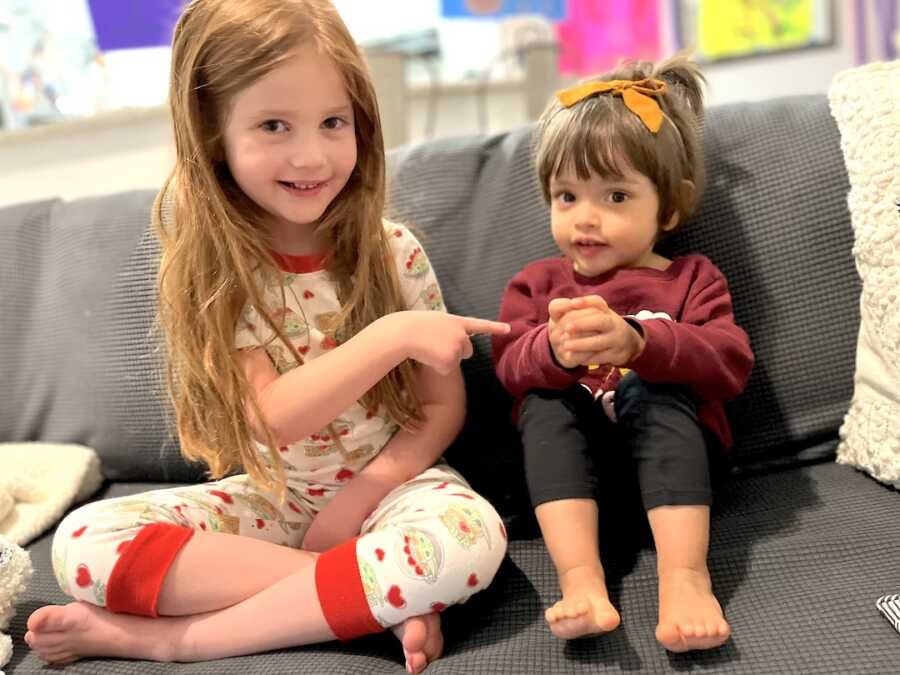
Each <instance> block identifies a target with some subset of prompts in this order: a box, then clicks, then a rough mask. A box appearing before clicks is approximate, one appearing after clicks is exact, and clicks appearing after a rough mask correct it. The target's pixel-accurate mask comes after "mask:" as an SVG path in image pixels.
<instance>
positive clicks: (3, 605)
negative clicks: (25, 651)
mask: <svg viewBox="0 0 900 675" xmlns="http://www.w3.org/2000/svg"><path fill="white" fill-rule="evenodd" d="M31 572H32V568H31V558H29V557H28V553H27V552H26V551H24V550H23V549H22V548H20V547H19V546H16V545H15V544H14V543H12V542H11V541H9V540H8V539H5V538H4V537H2V536H0V668H2V667H3V666H5V665H6V664H7V663H9V659H10V658H11V657H12V639H11V638H10V637H9V636H8V635H4V634H3V631H5V630H6V629H8V628H9V622H10V620H11V619H12V618H13V616H14V615H15V613H16V610H15V603H16V601H17V600H18V598H19V597H20V596H21V595H22V593H24V592H25V586H26V584H27V583H28V580H29V579H30V578H31Z"/></svg>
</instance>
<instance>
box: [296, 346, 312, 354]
mask: <svg viewBox="0 0 900 675" xmlns="http://www.w3.org/2000/svg"><path fill="white" fill-rule="evenodd" d="M297 351H298V352H300V353H301V354H304V355H305V354H306V353H307V352H308V351H309V345H303V346H302V347H297Z"/></svg>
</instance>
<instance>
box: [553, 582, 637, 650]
mask: <svg viewBox="0 0 900 675" xmlns="http://www.w3.org/2000/svg"><path fill="white" fill-rule="evenodd" d="M559 585H560V587H561V588H562V593H563V598H562V600H560V601H559V602H557V603H556V604H555V605H553V606H552V607H550V608H549V609H548V610H547V611H546V612H545V613H544V618H545V619H546V620H547V623H548V624H549V625H550V631H551V632H552V633H553V634H554V635H555V636H556V637H558V638H560V639H563V640H571V639H573V638H578V637H583V636H585V635H596V634H598V633H608V632H609V631H611V630H614V629H615V628H617V627H618V626H619V623H621V618H620V617H619V613H618V612H617V611H616V608H615V607H613V606H612V603H610V601H609V595H608V594H607V592H606V578H605V577H604V575H603V570H602V569H601V568H600V567H593V566H583V567H574V568H572V569H571V570H569V571H568V572H566V573H565V574H563V575H562V576H561V577H560V578H559Z"/></svg>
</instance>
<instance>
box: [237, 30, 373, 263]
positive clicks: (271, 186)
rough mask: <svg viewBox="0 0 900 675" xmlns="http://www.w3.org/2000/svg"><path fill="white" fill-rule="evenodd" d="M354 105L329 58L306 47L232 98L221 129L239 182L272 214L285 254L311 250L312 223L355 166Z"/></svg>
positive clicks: (270, 223) (274, 233) (275, 235)
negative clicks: (223, 127)
mask: <svg viewBox="0 0 900 675" xmlns="http://www.w3.org/2000/svg"><path fill="white" fill-rule="evenodd" d="M353 122H354V120H353V106H352V104H351V101H350V96H349V94H348V93H347V90H346V88H345V87H344V84H343V80H342V79H341V75H340V73H339V72H338V70H337V68H336V67H335V66H334V64H333V63H332V61H331V60H330V59H329V58H328V57H327V56H323V55H321V54H319V53H318V51H317V50H316V49H315V47H314V46H312V45H301V46H299V47H298V49H297V51H296V53H295V55H294V56H293V58H291V59H290V60H288V61H287V62H285V63H284V64H282V65H281V66H279V67H278V68H276V69H275V70H273V71H271V72H270V73H268V74H267V75H265V76H264V77H262V78H260V79H259V80H257V81H256V82H255V83H254V84H252V85H251V86H249V87H247V88H246V89H244V90H243V91H241V92H240V93H238V94H237V95H236V96H235V97H234V100H233V101H232V107H231V110H230V111H229V115H228V117H227V121H226V124H225V129H224V146H225V156H226V160H227V162H228V167H229V169H230V170H231V173H232V175H233V176H234V178H235V180H236V181H237V184H238V185H239V186H240V188H241V189H242V190H243V191H244V193H245V194H246V195H247V196H248V197H250V199H252V200H253V201H254V202H256V204H258V205H259V206H260V207H261V208H262V209H263V210H265V211H266V213H267V214H268V215H269V216H270V218H269V220H268V221H267V222H266V223H265V225H266V227H267V228H268V229H269V231H270V233H271V234H272V236H273V238H274V241H275V245H276V247H277V248H278V250H279V251H281V252H284V253H296V254H306V253H313V252H316V246H315V242H313V241H312V232H313V228H312V227H310V226H311V225H315V223H316V222H317V221H318V220H319V218H321V216H322V214H323V213H324V211H325V209H326V208H327V206H328V205H329V204H330V203H331V201H332V200H333V199H334V198H335V197H337V195H338V194H339V193H340V191H341V190H342V189H343V188H344V185H346V184H347V180H348V179H349V178H350V174H351V173H352V172H353V168H354V166H356V135H355V133H354V129H353Z"/></svg>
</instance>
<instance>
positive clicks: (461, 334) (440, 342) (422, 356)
mask: <svg viewBox="0 0 900 675" xmlns="http://www.w3.org/2000/svg"><path fill="white" fill-rule="evenodd" d="M384 319H386V320H387V321H388V322H389V323H390V324H391V328H392V331H393V332H394V333H395V339H397V340H398V344H399V345H401V349H402V350H403V357H404V358H410V359H413V360H414V361H418V362H419V363H421V364H422V365H424V366H428V367H429V368H433V369H434V370H436V371H437V372H438V373H441V374H442V375H446V374H447V373H449V372H451V371H452V370H453V369H454V368H457V367H458V366H459V362H460V361H461V360H462V359H467V358H469V357H470V356H472V341H471V340H470V339H469V337H470V336H472V335H479V334H484V335H503V334H505V333H508V332H509V328H510V327H509V324H508V323H501V322H499V321H490V320H487V319H478V318H475V317H471V316H458V315H456V314H446V313H444V312H434V311H426V310H410V311H405V312H395V313H393V314H389V315H388V316H386V317H384Z"/></svg>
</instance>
